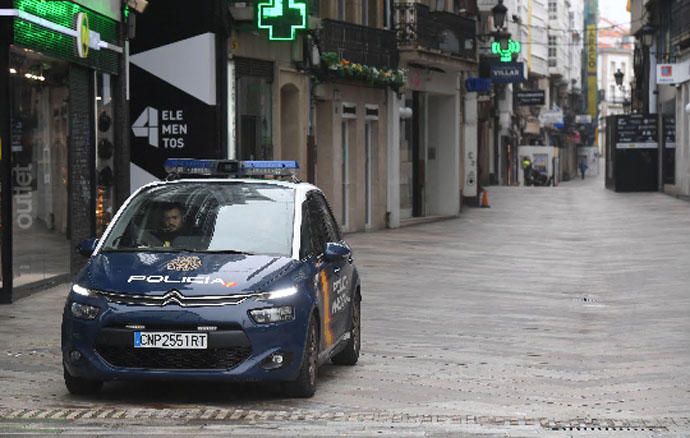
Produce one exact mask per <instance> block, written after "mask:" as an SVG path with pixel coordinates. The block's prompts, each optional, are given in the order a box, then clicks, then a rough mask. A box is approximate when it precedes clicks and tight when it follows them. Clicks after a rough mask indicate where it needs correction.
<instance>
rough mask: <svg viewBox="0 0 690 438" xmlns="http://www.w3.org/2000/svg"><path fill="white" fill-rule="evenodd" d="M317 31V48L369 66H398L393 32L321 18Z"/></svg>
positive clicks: (394, 67) (390, 67)
mask: <svg viewBox="0 0 690 438" xmlns="http://www.w3.org/2000/svg"><path fill="white" fill-rule="evenodd" d="M321 24H322V27H321V31H320V37H319V38H320V43H321V47H320V49H321V52H322V53H325V52H334V53H337V54H338V55H339V56H340V58H342V59H347V60H348V61H350V62H353V63H357V64H363V65H367V66H370V67H378V68H388V69H396V68H398V47H397V45H396V41H395V32H393V31H390V30H384V29H377V28H373V27H367V26H360V25H358V24H353V23H346V22H343V21H336V20H328V19H324V20H322V22H321Z"/></svg>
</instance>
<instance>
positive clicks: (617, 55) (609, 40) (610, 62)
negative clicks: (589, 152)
mask: <svg viewBox="0 0 690 438" xmlns="http://www.w3.org/2000/svg"><path fill="white" fill-rule="evenodd" d="M614 24H615V23H612V22H611V21H609V20H607V19H606V18H601V19H600V20H599V28H600V29H602V30H601V31H600V35H599V44H598V45H599V47H598V54H597V89H598V90H600V91H601V92H603V100H602V101H601V104H600V107H599V139H598V141H599V145H601V146H602V147H605V146H606V117H608V116H612V115H617V114H623V113H624V112H625V108H624V105H623V103H624V102H625V101H628V102H630V101H631V99H632V98H631V82H633V81H634V76H635V70H634V68H633V48H634V45H633V43H632V37H630V36H629V35H628V29H627V28H622V27H613V25H614ZM618 70H620V71H621V73H623V84H622V85H621V86H618V85H617V84H616V78H615V76H614V75H615V74H616V73H617V72H618Z"/></svg>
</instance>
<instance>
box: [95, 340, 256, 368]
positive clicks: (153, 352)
mask: <svg viewBox="0 0 690 438" xmlns="http://www.w3.org/2000/svg"><path fill="white" fill-rule="evenodd" d="M96 351H97V352H98V354H100V355H101V357H103V359H105V361H106V362H108V363H109V364H110V365H112V366H114V367H116V368H145V369H157V370H227V369H231V368H234V367H236V366H237V365H239V364H240V363H242V362H243V361H244V360H246V359H247V358H248V357H249V356H250V355H251V353H252V349H251V348H250V347H225V348H209V349H207V350H158V349H135V348H133V347H128V346H127V347H125V346H111V345H99V346H97V347H96Z"/></svg>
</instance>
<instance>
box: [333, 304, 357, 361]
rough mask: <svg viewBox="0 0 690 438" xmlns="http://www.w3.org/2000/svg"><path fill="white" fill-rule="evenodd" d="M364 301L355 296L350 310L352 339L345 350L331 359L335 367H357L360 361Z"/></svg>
mask: <svg viewBox="0 0 690 438" xmlns="http://www.w3.org/2000/svg"><path fill="white" fill-rule="evenodd" d="M361 302H362V300H361V299H359V295H356V296H355V300H354V302H353V303H352V306H350V308H351V309H352V311H351V314H352V328H351V329H350V339H348V341H347V344H346V345H345V348H344V349H343V350H342V351H341V352H339V353H338V354H336V355H335V356H333V357H332V358H331V362H333V364H335V365H350V366H352V365H355V364H356V363H357V361H358V360H359V350H360V346H361V342H362V330H361V327H362V323H361V320H362V305H361V304H362V303H361Z"/></svg>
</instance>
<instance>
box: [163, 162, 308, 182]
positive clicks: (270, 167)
mask: <svg viewBox="0 0 690 438" xmlns="http://www.w3.org/2000/svg"><path fill="white" fill-rule="evenodd" d="M297 169H299V164H298V163H297V161H289V160H288V161H235V160H197V159H192V158H170V159H168V160H166V161H165V171H166V172H167V173H168V174H169V175H171V176H177V177H185V176H196V177H200V176H206V177H214V176H215V177H235V178H238V177H256V178H260V177H267V176H294V175H295V172H296V171H297Z"/></svg>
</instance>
